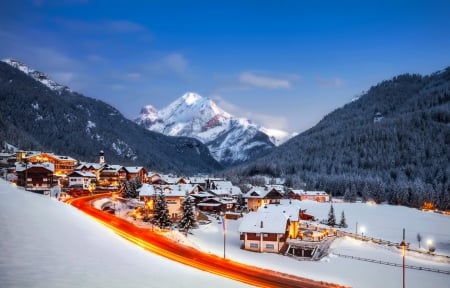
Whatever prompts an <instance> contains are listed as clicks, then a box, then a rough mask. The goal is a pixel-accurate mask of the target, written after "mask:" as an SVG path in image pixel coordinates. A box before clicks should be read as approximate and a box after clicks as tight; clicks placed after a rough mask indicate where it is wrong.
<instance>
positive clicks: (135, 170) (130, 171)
mask: <svg viewBox="0 0 450 288" xmlns="http://www.w3.org/2000/svg"><path fill="white" fill-rule="evenodd" d="M124 169H125V172H126V175H127V176H126V177H127V180H128V181H130V180H133V179H136V178H137V179H139V181H140V182H141V183H146V182H147V169H145V168H144V167H141V166H132V167H124Z"/></svg>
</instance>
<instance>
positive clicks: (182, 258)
mask: <svg viewBox="0 0 450 288" xmlns="http://www.w3.org/2000/svg"><path fill="white" fill-rule="evenodd" d="M111 195H112V194H111V193H104V194H98V195H94V196H84V197H80V198H75V199H68V200H67V201H65V202H66V203H67V204H69V205H72V206H74V207H76V208H78V209H80V210H81V211H83V212H84V213H86V214H87V215H89V216H90V217H92V218H93V219H95V220H96V221H97V222H99V223H101V224H102V225H104V226H106V227H107V228H109V229H111V230H113V231H114V232H115V233H116V234H118V235H119V236H121V237H123V238H124V239H126V240H128V241H130V242H132V243H134V244H136V245H138V246H139V247H141V248H143V249H145V250H147V251H150V252H152V253H155V254H157V255H160V256H162V257H165V258H168V259H171V260H173V261H176V262H178V263H182V264H184V265H187V266H190V267H194V268H196V269H199V270H202V271H207V272H209V273H213V274H216V275H219V276H222V277H226V278H229V279H232V280H236V281H240V282H242V283H246V284H249V285H253V286H257V287H305V288H310V287H311V288H318V287H343V286H340V285H337V284H332V283H325V282H319V281H314V280H310V279H307V278H302V277H298V276H295V275H290V274H286V273H282V272H277V271H272V270H268V269H263V268H259V267H255V266H249V265H246V264H243V263H239V262H235V261H232V260H229V259H223V258H222V257H219V256H216V255H212V254H208V253H204V252H202V251H199V250H197V249H195V248H192V247H187V246H184V245H180V244H179V243H176V242H174V241H172V240H169V239H168V238H166V237H164V236H161V235H158V234H157V233H152V231H151V230H150V229H144V228H139V227H137V226H135V225H134V224H133V223H130V222H128V221H126V220H124V219H122V218H118V217H116V216H114V215H112V214H109V213H106V212H104V211H100V210H97V209H96V208H94V207H93V206H92V205H91V202H92V201H94V200H96V199H99V198H103V197H109V196H111Z"/></svg>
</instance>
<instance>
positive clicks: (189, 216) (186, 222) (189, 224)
mask: <svg viewBox="0 0 450 288" xmlns="http://www.w3.org/2000/svg"><path fill="white" fill-rule="evenodd" d="M182 205H183V212H182V215H181V219H180V221H179V222H178V227H179V228H180V230H182V231H184V232H185V233H186V235H187V234H188V233H189V230H191V229H192V228H194V227H195V226H196V222H197V221H196V219H195V214H194V207H193V206H192V199H191V196H189V193H188V192H186V195H185V196H184V200H183V204H182Z"/></svg>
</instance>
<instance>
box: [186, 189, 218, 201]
mask: <svg viewBox="0 0 450 288" xmlns="http://www.w3.org/2000/svg"><path fill="white" fill-rule="evenodd" d="M199 186H200V185H199ZM200 187H201V186H200ZM191 196H192V198H193V199H194V203H195V205H197V204H198V203H200V202H202V201H204V200H205V199H209V198H214V197H216V195H214V194H213V193H211V192H209V191H198V192H196V193H192V194H191Z"/></svg>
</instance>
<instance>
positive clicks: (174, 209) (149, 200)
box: [138, 184, 202, 219]
mask: <svg viewBox="0 0 450 288" xmlns="http://www.w3.org/2000/svg"><path fill="white" fill-rule="evenodd" d="M200 189H202V188H201V187H200V186H199V185H191V184H178V185H161V186H155V185H150V184H143V185H142V187H141V188H139V190H138V191H139V199H140V200H141V201H144V202H145V203H146V205H147V206H148V207H149V208H150V210H153V209H154V207H155V206H154V204H155V201H156V199H157V197H158V195H159V194H160V191H161V190H162V191H164V196H165V197H166V201H167V208H168V209H169V214H170V216H171V217H172V218H173V219H177V218H178V217H180V216H181V211H182V203H183V200H184V198H185V196H186V193H188V194H195V193H198V192H199V191H200Z"/></svg>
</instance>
